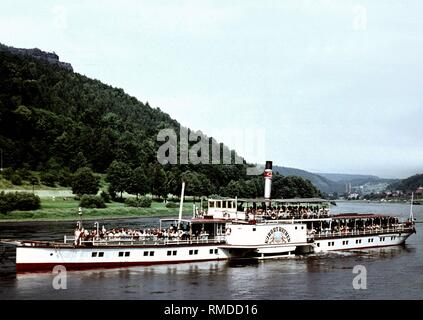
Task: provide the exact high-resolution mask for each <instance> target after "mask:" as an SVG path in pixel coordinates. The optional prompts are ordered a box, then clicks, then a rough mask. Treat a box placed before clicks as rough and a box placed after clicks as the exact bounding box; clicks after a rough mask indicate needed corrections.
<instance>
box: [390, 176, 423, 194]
mask: <svg viewBox="0 0 423 320" xmlns="http://www.w3.org/2000/svg"><path fill="white" fill-rule="evenodd" d="M419 187H423V174H416V175H414V176H411V177H408V178H406V179H404V180H401V181H399V182H397V183H393V184H391V185H390V186H389V187H388V189H390V190H401V191H404V192H414V191H416V190H417V188H419Z"/></svg>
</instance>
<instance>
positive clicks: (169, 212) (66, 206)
mask: <svg viewBox="0 0 423 320" xmlns="http://www.w3.org/2000/svg"><path fill="white" fill-rule="evenodd" d="M78 207H79V201H77V200H74V199H71V198H68V199H66V200H64V199H62V198H56V199H55V200H53V199H52V198H41V208H40V209H38V210H34V211H12V212H10V213H7V214H0V222H12V221H13V222H19V221H65V220H76V219H78ZM178 212H179V208H166V206H165V204H164V203H161V202H154V201H153V203H152V205H151V207H150V208H131V207H126V206H125V205H124V204H123V203H119V202H112V203H107V208H105V209H85V208H84V209H83V219H87V220H88V219H92V220H101V219H114V218H137V217H159V216H175V217H176V216H177V215H178ZM183 212H184V214H185V215H187V214H188V215H189V214H190V213H191V212H192V203H184V211H183Z"/></svg>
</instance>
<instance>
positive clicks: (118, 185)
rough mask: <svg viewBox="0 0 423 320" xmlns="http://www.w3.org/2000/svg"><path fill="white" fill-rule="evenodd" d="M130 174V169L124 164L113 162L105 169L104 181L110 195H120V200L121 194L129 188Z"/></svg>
mask: <svg viewBox="0 0 423 320" xmlns="http://www.w3.org/2000/svg"><path fill="white" fill-rule="evenodd" d="M131 174H132V171H131V168H130V167H129V166H128V165H127V164H126V163H124V162H121V161H116V160H115V161H113V162H112V164H111V165H110V167H109V168H108V169H107V177H106V181H107V182H109V193H110V194H112V195H115V194H116V193H120V197H121V198H122V193H123V192H125V191H126V190H127V188H128V186H129V180H130V177H131Z"/></svg>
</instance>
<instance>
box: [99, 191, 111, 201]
mask: <svg viewBox="0 0 423 320" xmlns="http://www.w3.org/2000/svg"><path fill="white" fill-rule="evenodd" d="M100 197H102V198H103V200H104V202H105V203H110V202H111V197H110V194H108V193H107V192H105V191H101V192H100Z"/></svg>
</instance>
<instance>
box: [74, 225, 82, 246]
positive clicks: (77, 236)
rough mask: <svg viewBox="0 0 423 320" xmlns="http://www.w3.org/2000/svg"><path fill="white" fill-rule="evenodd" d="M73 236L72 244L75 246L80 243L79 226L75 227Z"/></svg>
mask: <svg viewBox="0 0 423 320" xmlns="http://www.w3.org/2000/svg"><path fill="white" fill-rule="evenodd" d="M74 236H75V240H74V244H75V246H77V245H79V244H80V243H79V241H80V236H81V231H80V230H79V228H76V229H75V232H74Z"/></svg>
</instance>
